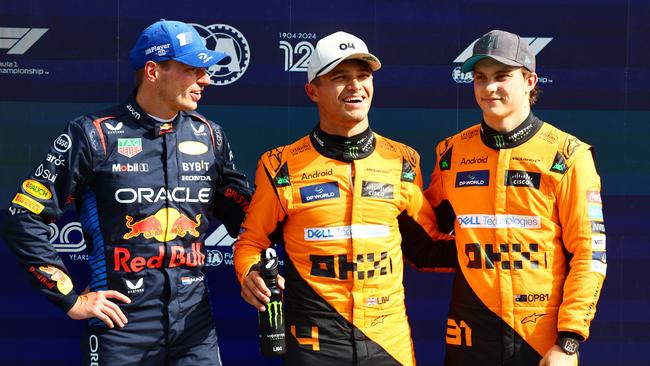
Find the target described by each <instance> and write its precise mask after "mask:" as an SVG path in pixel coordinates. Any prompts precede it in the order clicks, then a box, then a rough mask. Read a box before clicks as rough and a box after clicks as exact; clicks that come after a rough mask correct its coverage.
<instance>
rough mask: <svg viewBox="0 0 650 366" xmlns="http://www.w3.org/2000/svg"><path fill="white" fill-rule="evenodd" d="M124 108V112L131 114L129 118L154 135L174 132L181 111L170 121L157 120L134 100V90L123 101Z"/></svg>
mask: <svg viewBox="0 0 650 366" xmlns="http://www.w3.org/2000/svg"><path fill="white" fill-rule="evenodd" d="M124 109H125V111H126V113H127V114H128V115H129V116H131V119H132V120H134V121H135V122H137V123H138V124H139V125H141V126H142V127H144V128H145V129H146V130H147V131H151V132H153V133H154V134H155V136H160V135H164V134H167V133H170V132H174V129H175V127H176V123H178V121H179V119H180V116H181V114H182V113H178V114H177V115H176V117H175V118H174V120H173V121H171V122H162V121H157V120H156V119H154V118H152V117H151V116H150V115H148V114H147V112H145V111H144V110H143V109H142V107H140V105H139V104H138V102H137V101H136V100H135V92H134V93H133V95H132V96H131V97H130V98H129V99H128V100H127V101H126V103H124Z"/></svg>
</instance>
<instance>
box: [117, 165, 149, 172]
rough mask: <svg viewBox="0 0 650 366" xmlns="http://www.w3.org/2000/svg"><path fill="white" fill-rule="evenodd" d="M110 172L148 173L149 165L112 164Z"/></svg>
mask: <svg viewBox="0 0 650 366" xmlns="http://www.w3.org/2000/svg"><path fill="white" fill-rule="evenodd" d="M112 171H113V173H121V172H133V173H137V172H148V171H149V164H148V163H133V164H129V163H126V164H121V163H117V164H113V166H112Z"/></svg>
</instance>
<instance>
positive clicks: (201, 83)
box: [155, 61, 210, 117]
mask: <svg viewBox="0 0 650 366" xmlns="http://www.w3.org/2000/svg"><path fill="white" fill-rule="evenodd" d="M157 66H158V67H157V68H156V70H157V73H158V75H157V78H156V87H155V90H156V95H157V97H158V98H157V99H158V100H159V105H160V108H161V109H162V110H163V111H164V114H165V115H171V117H173V116H175V115H176V114H177V113H178V112H179V111H191V110H195V109H196V108H197V107H198V101H199V99H201V92H202V91H203V88H205V87H206V86H208V85H210V76H209V75H208V73H207V71H206V69H204V68H198V67H193V66H189V65H185V64H182V63H180V62H176V61H166V62H164V64H158V65H157Z"/></svg>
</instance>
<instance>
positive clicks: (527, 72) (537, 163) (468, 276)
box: [425, 30, 607, 366]
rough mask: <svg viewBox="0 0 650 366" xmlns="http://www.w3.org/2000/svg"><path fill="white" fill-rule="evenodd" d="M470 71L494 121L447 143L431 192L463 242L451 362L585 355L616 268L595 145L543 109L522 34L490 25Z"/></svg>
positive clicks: (531, 361)
mask: <svg viewBox="0 0 650 366" xmlns="http://www.w3.org/2000/svg"><path fill="white" fill-rule="evenodd" d="M462 71H463V72H469V71H473V72H474V94H475V97H476V101H477V103H478V105H479V107H480V108H481V110H482V112H483V121H482V122H481V123H480V124H478V125H475V126H472V127H470V128H468V129H466V130H464V131H462V132H461V133H459V134H457V135H455V136H453V137H450V138H448V139H446V140H444V141H443V142H441V143H440V144H439V145H438V147H437V149H436V152H437V154H436V156H437V164H436V167H435V169H434V172H433V176H432V180H431V186H430V187H429V188H428V189H427V191H426V193H425V194H426V196H427V198H428V199H429V201H430V202H431V205H432V206H433V207H435V211H436V216H437V218H438V224H439V226H440V228H441V229H442V230H443V231H444V230H446V229H449V230H451V228H452V223H453V229H454V231H455V238H456V245H457V253H458V263H459V269H457V270H456V277H455V280H454V287H453V294H452V301H451V305H450V311H449V317H448V320H447V336H446V343H447V346H446V360H445V364H446V365H475V366H480V365H491V366H493V365H526V366H528V365H538V364H539V365H542V366H543V365H576V364H577V361H578V360H577V354H576V350H577V347H578V345H579V342H580V341H583V340H585V339H587V337H588V336H589V324H590V322H591V320H592V319H593V317H594V312H595V310H596V302H597V301H598V297H599V295H600V290H601V286H602V283H603V280H604V278H605V271H606V268H607V264H606V260H605V226H604V223H603V214H602V201H601V198H600V178H599V177H598V174H597V173H596V168H595V165H594V159H593V156H592V153H591V147H590V146H589V145H587V144H585V143H583V142H581V141H580V140H578V139H577V138H576V137H574V136H572V135H570V134H568V133H566V132H563V131H560V130H559V129H557V128H555V127H553V126H551V125H550V124H548V123H545V122H542V121H541V120H540V119H538V118H537V117H535V116H534V115H533V114H532V113H531V109H530V106H531V104H532V103H534V101H535V98H536V94H537V89H536V83H537V75H536V74H535V56H534V54H533V53H532V52H531V51H530V49H529V47H528V44H527V43H526V42H525V41H524V40H522V39H521V38H519V36H517V35H515V34H512V33H508V32H504V31H498V30H497V31H491V32H489V33H487V34H485V35H484V36H483V37H481V38H480V39H479V40H478V42H476V44H475V45H474V50H473V56H472V57H470V58H469V59H468V60H467V61H466V62H465V63H464V64H463V66H462ZM445 219H446V220H445ZM445 221H446V222H445Z"/></svg>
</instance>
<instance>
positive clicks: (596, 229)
mask: <svg viewBox="0 0 650 366" xmlns="http://www.w3.org/2000/svg"><path fill="white" fill-rule="evenodd" d="M591 232H592V233H599V234H605V224H604V223H602V222H598V221H592V222H591Z"/></svg>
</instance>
